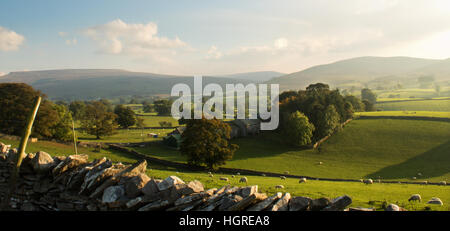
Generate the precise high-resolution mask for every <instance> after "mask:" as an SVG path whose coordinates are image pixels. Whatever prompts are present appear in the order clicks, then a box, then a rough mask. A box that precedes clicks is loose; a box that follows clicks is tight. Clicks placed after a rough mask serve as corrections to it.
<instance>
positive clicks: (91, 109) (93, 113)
mask: <svg viewBox="0 0 450 231" xmlns="http://www.w3.org/2000/svg"><path fill="white" fill-rule="evenodd" d="M116 117H117V116H116V114H114V113H113V112H110V111H108V108H107V106H106V105H105V104H104V103H102V102H99V101H94V102H91V103H90V104H88V105H87V106H86V111H85V113H84V117H83V118H82V120H81V128H82V129H83V130H84V131H85V132H86V133H88V134H90V135H94V136H96V137H97V139H100V138H101V137H102V136H108V135H112V134H114V130H115V129H116V127H117V124H116V121H115V120H116Z"/></svg>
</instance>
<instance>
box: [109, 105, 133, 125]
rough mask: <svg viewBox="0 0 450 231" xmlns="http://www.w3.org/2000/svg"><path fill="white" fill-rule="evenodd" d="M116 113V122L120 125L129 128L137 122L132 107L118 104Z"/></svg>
mask: <svg viewBox="0 0 450 231" xmlns="http://www.w3.org/2000/svg"><path fill="white" fill-rule="evenodd" d="M114 113H115V114H116V115H117V118H116V122H117V124H119V126H120V127H122V128H129V127H131V126H133V125H135V124H136V114H135V113H134V111H133V110H132V109H131V108H129V107H125V106H123V105H117V106H116V108H115V109H114Z"/></svg>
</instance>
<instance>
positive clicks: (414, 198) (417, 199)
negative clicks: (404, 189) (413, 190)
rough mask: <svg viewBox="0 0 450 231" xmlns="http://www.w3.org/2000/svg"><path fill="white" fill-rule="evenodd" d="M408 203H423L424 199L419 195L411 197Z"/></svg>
mask: <svg viewBox="0 0 450 231" xmlns="http://www.w3.org/2000/svg"><path fill="white" fill-rule="evenodd" d="M408 201H419V202H421V201H422V197H420V195H419V194H413V195H411V197H410V198H409V199H408Z"/></svg>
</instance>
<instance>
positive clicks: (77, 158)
mask: <svg viewBox="0 0 450 231" xmlns="http://www.w3.org/2000/svg"><path fill="white" fill-rule="evenodd" d="M87 161H88V156H87V155H71V156H69V157H67V158H66V159H65V160H64V161H62V162H61V163H59V164H58V165H57V166H56V167H55V168H53V170H52V173H53V175H54V176H57V175H59V174H61V173H64V172H65V171H67V170H69V169H73V168H75V167H78V166H80V165H82V164H85V163H87Z"/></svg>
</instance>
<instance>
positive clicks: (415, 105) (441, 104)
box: [375, 99, 450, 112]
mask: <svg viewBox="0 0 450 231" xmlns="http://www.w3.org/2000/svg"><path fill="white" fill-rule="evenodd" d="M375 107H376V108H377V109H380V110H383V111H442V112H450V99H446V100H420V101H404V102H387V103H377V104H376V105H375Z"/></svg>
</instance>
